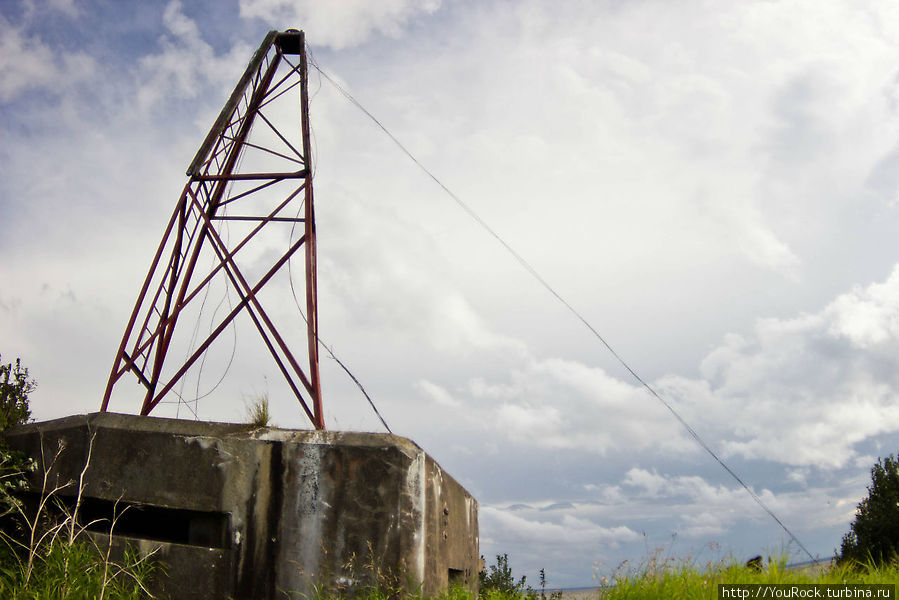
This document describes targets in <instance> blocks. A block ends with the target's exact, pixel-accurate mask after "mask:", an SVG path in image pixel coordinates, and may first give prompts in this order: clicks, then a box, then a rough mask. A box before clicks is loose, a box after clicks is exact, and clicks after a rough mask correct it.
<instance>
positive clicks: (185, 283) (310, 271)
mask: <svg viewBox="0 0 899 600" xmlns="http://www.w3.org/2000/svg"><path fill="white" fill-rule="evenodd" d="M307 76H308V69H307V64H306V52H305V39H304V35H303V32H301V31H296V30H288V31H285V32H277V31H271V32H269V33H268V35H267V36H266V37H265V40H264V41H263V42H262V45H261V46H260V47H259V49H258V50H257V51H256V53H255V54H254V55H253V58H252V60H251V61H250V64H249V65H248V66H247V69H246V71H245V72H244V74H243V77H241V79H240V81H239V82H238V84H237V87H235V88H234V92H233V93H232V94H231V97H230V98H229V99H228V102H227V103H226V104H225V107H224V108H223V109H222V112H221V114H220V115H219V117H218V119H217V120H216V122H215V124H214V125H213V126H212V129H211V130H210V131H209V134H208V135H207V136H206V140H205V141H204V142H203V145H202V146H201V147H200V150H199V151H198V152H197V155H196V157H195V158H194V160H193V162H192V163H191V164H190V167H189V168H188V170H187V175H188V176H189V177H190V179H189V181H188V182H187V184H186V185H185V186H184V191H183V192H182V194H181V197H180V198H179V199H178V202H177V204H176V206H175V211H174V213H173V214H172V217H171V219H170V220H169V223H168V226H167V227H166V229H165V233H164V234H163V236H162V241H161V242H160V244H159V249H158V250H157V251H156V255H155V257H154V258H153V262H152V265H151V266H150V271H149V273H148V274H147V277H146V279H145V280H144V283H143V287H141V290H140V293H139V294H138V297H137V302H136V304H135V306H134V310H133V312H132V313H131V318H130V320H129V321H128V325H127V326H126V328H125V334H124V336H123V337H122V343H121V345H120V346H119V349H118V352H117V354H116V357H115V361H114V363H113V367H112V372H111V373H110V376H109V382H108V383H107V386H106V392H105V394H104V396H103V402H102V405H101V410H102V411H106V410H107V409H108V407H109V402H110V398H111V397H112V396H113V392H114V391H115V388H116V385H117V384H119V383H121V380H122V377H123V376H124V375H126V374H127V373H129V372H130V373H132V374H133V375H134V376H136V377H137V380H138V381H139V383H140V384H141V385H142V386H143V388H145V392H142V393H143V394H144V399H143V404H142V405H141V409H140V414H142V415H148V414H150V412H151V411H152V410H153V409H154V408H155V407H156V406H157V405H158V404H159V403H160V402H161V401H162V400H163V398H164V397H166V395H167V394H169V393H172V392H173V387H174V386H175V385H176V384H177V383H178V382H179V381H180V380H181V379H182V378H183V377H184V376H185V374H186V373H187V372H188V370H189V369H191V367H192V366H194V365H195V363H196V362H197V360H198V359H200V358H201V356H203V355H204V352H206V351H207V349H208V348H209V346H210V344H212V343H213V341H215V339H216V338H217V337H218V336H219V334H221V333H222V332H223V331H225V330H226V329H227V328H228V326H229V325H231V324H232V321H233V320H234V319H235V317H237V316H238V314H239V313H241V312H246V314H247V315H248V316H249V317H250V319H251V320H252V322H253V324H254V325H255V327H256V329H257V330H258V332H259V335H260V336H261V337H262V340H263V342H264V344H265V346H266V347H267V348H268V350H269V352H270V353H271V355H272V357H273V358H274V360H275V363H276V364H277V365H278V368H279V369H280V371H281V373H282V374H283V375H284V378H285V380H286V381H287V384H288V385H289V386H290V388H291V390H293V393H294V394H295V395H296V397H297V400H299V402H300V406H301V407H302V409H303V411H304V412H305V413H306V415H307V416H308V417H309V419H310V420H311V421H312V424H313V425H314V426H315V428H316V429H324V428H325V424H324V417H323V414H322V400H321V388H320V384H319V370H318V334H317V329H318V319H317V308H316V264H315V260H316V259H315V214H314V210H313V199H312V156H311V153H310V140H309V137H310V136H309V99H308V92H307V85H306V84H307V79H308V77H307ZM296 88H299V89H298V91H299V96H300V101H299V109H300V119H299V128H297V127H296V125H297V119H296V105H295V104H288V109H287V110H285V109H284V103H285V99H290V98H294V99H295V94H296V91H294V93H293V94H291V90H296ZM294 102H295V100H294ZM285 116H286V117H287V119H286V120H287V122H288V127H283V126H281V125H280V121H279V119H278V117H282V119H281V120H285V119H283V117H285ZM297 129H298V131H297ZM297 138H299V139H297ZM291 140H293V141H291ZM272 164H274V165H276V167H275V168H271V167H270V165H272ZM238 225H239V226H242V227H244V228H245V231H244V232H242V233H243V235H242V237H241V236H237V237H239V239H237V240H236V241H232V240H231V239H230V238H231V234H233V233H234V232H233V230H232V229H231V227H237V226H238ZM278 227H280V228H282V231H281V235H282V236H285V234H284V231H283V229H284V228H285V227H287V228H288V229H289V230H290V232H291V236H290V239H289V243H288V244H286V246H287V249H286V251H285V252H284V253H283V255H281V256H280V258H277V260H274V261H273V262H272V263H270V264H268V263H267V264H268V266H267V268H265V267H263V268H262V269H260V267H259V262H260V260H259V257H258V256H256V257H255V260H254V262H253V263H252V271H253V272H255V273H262V275H261V277H259V278H258V279H257V280H256V282H255V283H250V280H249V278H248V276H247V274H248V271H250V270H251V269H247V268H244V267H241V266H239V264H238V262H239V258H241V256H242V255H240V254H239V253H240V252H241V251H242V250H244V253H246V248H247V247H248V246H250V245H252V242H254V241H255V240H258V239H259V238H260V237H261V234H262V232H263V231H266V230H272V229H275V228H278ZM295 229H299V230H301V231H302V232H303V235H302V236H300V237H299V239H297V240H294V239H293V235H292V234H293V232H294V230H295ZM301 247H302V248H305V296H306V302H305V304H306V309H305V318H306V324H307V328H306V329H307V331H306V337H307V345H308V348H307V351H308V370H306V371H304V369H303V367H301V366H300V363H299V362H298V361H297V359H296V358H295V357H294V355H293V353H292V352H291V349H290V348H288V345H287V344H286V343H285V340H284V338H283V337H282V336H281V335H280V334H279V333H278V330H277V328H276V327H275V325H274V324H273V322H272V319H270V318H269V315H268V314H267V313H266V311H265V309H264V308H263V306H262V303H261V302H260V298H259V295H260V291H261V290H262V288H263V286H265V285H266V283H268V282H269V281H270V280H271V279H272V277H273V276H274V275H275V274H276V273H277V272H278V271H279V270H281V269H282V268H283V267H284V265H285V264H287V263H288V261H289V260H290V258H291V257H292V256H293V255H294V254H295V253H296V252H297V251H298V250H299V249H300V248H301ZM210 251H211V252H210ZM257 254H258V253H257ZM269 254H270V253H269ZM262 255H263V257H264V256H266V254H265V253H262ZM201 257H203V260H200V259H201ZM207 259H211V266H209V267H208V268H207V267H206V263H207ZM201 264H202V266H201ZM222 280H224V282H225V283H224V285H225V286H229V287H230V289H231V290H234V291H235V292H236V294H237V298H238V301H237V302H236V304H235V305H234V306H232V307H231V310H230V312H228V313H227V314H226V315H224V316H223V317H221V318H217V315H216V317H215V318H214V319H213V320H214V323H213V325H212V326H210V332H209V334H208V336H207V337H206V338H205V339H204V340H202V341H199V343H196V344H191V345H190V350H191V351H189V352H188V353H187V355H186V358H184V359H183V360H181V357H180V355H178V359H175V357H174V356H173V354H174V352H170V350H171V349H172V339H173V335H174V334H175V331H176V326H177V325H178V324H179V323H178V320H179V316H181V315H182V312H184V311H185V308H186V307H188V306H189V305H191V306H192V308H193V309H196V307H197V305H199V304H200V303H201V302H202V300H200V301H198V297H200V296H201V295H202V294H208V286H210V285H211V284H212V283H213V282H218V284H219V285H221V282H222ZM292 285H293V282H292V281H291V286H292ZM192 303H193V304H192ZM181 325H185V323H181ZM191 325H192V324H188V328H190V327H191ZM182 329H184V327H182ZM235 335H236V334H235ZM235 339H236V338H235ZM167 359H169V360H168V361H167ZM179 361H180V362H179ZM129 379H130V378H129Z"/></svg>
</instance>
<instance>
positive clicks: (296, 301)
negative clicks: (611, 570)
mask: <svg viewBox="0 0 899 600" xmlns="http://www.w3.org/2000/svg"><path fill="white" fill-rule="evenodd" d="M302 208H303V205H302V203H300V207H299V208H298V209H297V217H299V216H300V210H302ZM295 228H296V222H294V224H293V225H291V226H290V240H289V242H288V245H292V244H293V233H294V229H295ZM292 261H293V257H292V256H291V257H290V258H288V259H287V276H288V279H289V281H290V293H291V294H292V295H293V303H294V304H296V305H297V310H298V311H299V313H300V316H301V317H303V321H304V322H305V323H306V325H307V326H308V325H309V321H308V320H307V319H306V313H305V312H303V308H302V307H301V306H300V301H299V299H298V298H297V291H296V289H295V288H294V286H293V269H292V267H291V262H292ZM315 339H316V341H318V344H319V345H320V346H321V347H322V348H324V349H325V351H326V352H327V353H328V354H329V355H330V356H331V358H332V359H334V362H336V363H337V364H338V365H340V368H341V369H343V370H344V372H345V373H346V374H347V375H349V377H350V379H352V380H353V383H355V384H356V386H357V387H358V388H359V391H361V392H362V395H363V396H365V399H366V400H368V403H369V404H370V405H371V408H372V410H373V411H375V414H376V415H377V416H378V419H380V420H381V424H382V425H383V426H384V429H386V430H387V432H388V433H393V430H392V429H390V425H388V424H387V421H385V420H384V417H383V416H381V411H379V410H378V407H377V406H375V401H374V400H372V399H371V396H369V395H368V392H366V391H365V387H363V385H362V383H361V382H360V381H359V379H358V378H357V377H356V376H355V375H353V373H352V371H350V370H349V368H347V366H346V365H345V364H343V361H341V360H340V359H339V358H337V355H336V354H334V351H333V350H332V349H331V348H330V347H329V346H328V345H327V344H326V343H325V342H324V341H322V339H321V337H319V335H318V332H317V331H316V332H315Z"/></svg>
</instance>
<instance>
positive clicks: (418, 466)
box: [7, 413, 479, 600]
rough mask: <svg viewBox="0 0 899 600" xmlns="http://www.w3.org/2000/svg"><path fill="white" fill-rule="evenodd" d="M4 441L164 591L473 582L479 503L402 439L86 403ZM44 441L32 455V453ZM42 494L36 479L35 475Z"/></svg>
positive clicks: (250, 595) (214, 593)
mask: <svg viewBox="0 0 899 600" xmlns="http://www.w3.org/2000/svg"><path fill="white" fill-rule="evenodd" d="M7 438H8V440H9V442H10V444H11V445H12V446H13V447H14V448H17V449H20V450H24V451H26V452H28V453H30V454H31V455H32V456H34V457H35V458H36V459H37V460H38V461H39V462H40V461H41V456H42V452H43V460H44V461H45V462H46V463H48V466H50V465H49V463H50V462H51V460H52V458H53V456H54V455H55V454H56V451H57V448H59V447H60V444H61V445H62V451H61V453H60V455H59V457H58V458H57V459H56V461H55V463H54V464H53V465H52V466H50V471H49V472H50V483H49V485H50V487H52V486H55V485H57V484H62V483H65V482H67V481H74V482H76V484H74V485H71V486H69V487H68V488H67V489H66V490H65V491H64V492H63V493H62V495H64V496H68V499H69V500H70V501H71V502H73V501H74V495H75V493H76V491H77V481H78V478H79V475H80V474H81V472H82V469H83V468H84V466H85V464H88V452H90V460H89V466H88V468H87V471H86V472H85V478H84V492H83V494H82V498H81V504H80V507H81V508H80V517H81V520H82V522H83V523H87V522H89V521H91V520H94V519H104V520H103V521H102V522H101V523H98V524H96V525H94V526H91V529H92V530H93V531H94V533H93V534H92V535H94V536H95V537H96V538H98V539H99V538H103V539H107V538H108V535H104V528H105V532H106V534H108V531H109V521H110V518H111V517H112V515H113V513H114V512H116V513H117V514H118V513H121V511H122V509H124V508H126V507H127V510H126V511H125V512H124V514H122V516H121V517H120V518H119V520H118V521H117V522H116V524H115V527H114V528H113V532H112V533H113V539H114V546H115V547H116V548H117V549H118V550H121V549H122V547H123V546H124V545H125V544H129V543H130V544H133V545H135V546H137V547H139V548H140V549H141V551H142V552H149V551H150V550H152V549H158V550H157V555H156V556H157V557H158V559H159V560H161V561H162V562H164V563H165V565H166V571H167V574H166V575H165V576H160V577H159V579H158V580H157V581H155V582H154V587H155V588H156V589H157V590H158V591H162V592H163V593H164V594H169V595H170V596H171V597H172V598H175V599H188V598H191V599H192V598H234V599H247V600H260V599H263V598H298V597H301V596H305V597H306V598H310V597H313V595H314V590H315V589H324V590H329V591H332V592H340V591H347V592H351V591H352V590H353V589H358V588H359V587H363V586H367V585H372V584H378V585H381V586H386V587H390V588H394V589H397V590H400V589H404V590H410V589H411V590H415V591H417V590H420V591H421V592H422V593H423V594H424V595H434V594H436V593H438V592H440V591H441V590H443V589H445V588H446V587H447V585H448V584H459V585H462V586H465V587H467V588H469V589H471V590H472V591H474V590H475V589H476V586H477V574H478V564H479V554H478V519H477V516H478V515H477V502H476V501H475V500H474V499H473V498H472V497H471V496H470V495H469V494H468V493H467V492H466V491H465V489H464V488H462V486H460V485H459V484H458V483H457V482H456V481H455V480H454V479H453V478H452V477H450V476H449V475H447V474H446V473H444V471H443V470H442V469H441V468H440V466H439V465H438V464H437V463H436V462H434V460H433V459H431V457H429V456H428V455H427V454H425V452H424V451H423V450H422V449H421V448H419V447H418V446H416V445H415V444H414V443H412V442H411V441H409V440H407V439H405V438H401V437H397V436H393V435H388V434H370V433H345V432H344V433H341V432H328V431H296V430H283V429H268V428H253V427H252V426H249V425H236V424H226V423H204V422H197V421H182V420H175V419H160V418H153V417H139V416H134V415H120V414H113V413H94V414H89V415H79V416H72V417H66V418H63V419H57V420H54V421H46V422H42V423H33V424H29V425H26V426H23V427H20V428H17V429H15V430H11V431H9V432H8V435H7ZM42 448H43V449H42ZM32 488H33V489H34V490H35V492H39V491H40V473H36V474H35V478H34V480H33V482H32Z"/></svg>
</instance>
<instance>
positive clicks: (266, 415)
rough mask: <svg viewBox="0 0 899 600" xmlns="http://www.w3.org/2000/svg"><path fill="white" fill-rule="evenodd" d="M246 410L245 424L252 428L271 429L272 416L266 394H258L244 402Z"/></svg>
mask: <svg viewBox="0 0 899 600" xmlns="http://www.w3.org/2000/svg"><path fill="white" fill-rule="evenodd" d="M245 404H246V410H247V423H249V424H250V425H253V426H254V427H271V425H272V414H271V412H270V411H269V408H268V392H265V393H263V394H258V395H256V396H254V397H253V398H251V399H250V400H249V401H248V402H247V401H245Z"/></svg>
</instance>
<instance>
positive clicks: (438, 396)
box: [415, 379, 462, 408]
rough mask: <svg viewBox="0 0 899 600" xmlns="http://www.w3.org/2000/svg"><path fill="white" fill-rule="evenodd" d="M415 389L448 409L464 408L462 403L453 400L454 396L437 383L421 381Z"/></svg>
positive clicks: (416, 383) (416, 384) (417, 382)
mask: <svg viewBox="0 0 899 600" xmlns="http://www.w3.org/2000/svg"><path fill="white" fill-rule="evenodd" d="M415 389H417V390H418V391H419V392H421V393H422V394H424V395H425V396H426V397H428V398H430V399H431V400H432V401H433V402H435V403H437V404H439V405H441V406H445V407H448V408H459V407H460V406H462V403H461V402H459V401H458V400H456V399H455V398H453V396H452V394H450V393H449V392H448V391H446V389H445V388H443V387H441V386H439V385H437V384H436V383H432V382H430V381H427V380H426V379H419V380H418V381H416V382H415Z"/></svg>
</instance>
